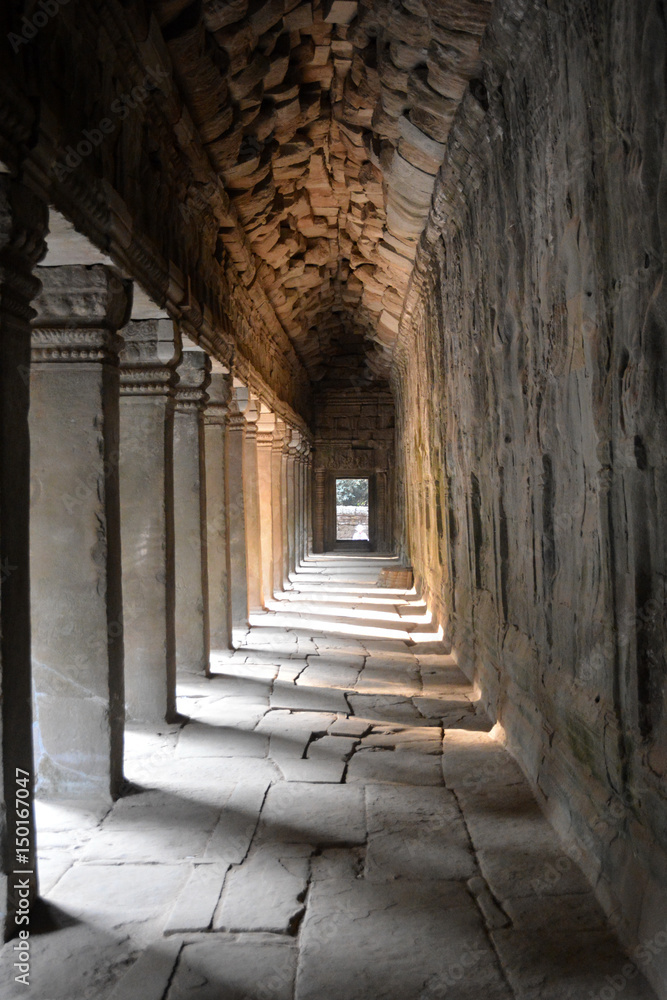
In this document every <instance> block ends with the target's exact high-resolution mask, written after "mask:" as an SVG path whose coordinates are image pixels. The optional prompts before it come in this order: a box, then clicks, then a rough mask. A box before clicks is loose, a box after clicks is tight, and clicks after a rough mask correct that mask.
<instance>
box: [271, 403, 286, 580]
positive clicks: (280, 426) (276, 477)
mask: <svg viewBox="0 0 667 1000" xmlns="http://www.w3.org/2000/svg"><path fill="white" fill-rule="evenodd" d="M284 443H285V424H284V422H283V421H282V420H280V419H277V420H276V424H275V427H274V430H273V444H272V446H271V494H272V504H271V515H272V519H273V593H274V594H279V593H280V592H281V590H282V589H283V587H284V585H285V549H284V541H283V447H284Z"/></svg>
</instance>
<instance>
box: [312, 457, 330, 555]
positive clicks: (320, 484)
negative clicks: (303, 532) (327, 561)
mask: <svg viewBox="0 0 667 1000" xmlns="http://www.w3.org/2000/svg"><path fill="white" fill-rule="evenodd" d="M326 478H327V476H326V470H325V469H323V468H322V466H321V465H318V466H316V468H315V484H314V496H313V513H312V517H313V552H315V553H317V552H324V504H325V500H326Z"/></svg>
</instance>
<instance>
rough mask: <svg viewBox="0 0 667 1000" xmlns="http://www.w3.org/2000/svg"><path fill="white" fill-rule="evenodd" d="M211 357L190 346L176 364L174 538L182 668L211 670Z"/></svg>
mask: <svg viewBox="0 0 667 1000" xmlns="http://www.w3.org/2000/svg"><path fill="white" fill-rule="evenodd" d="M210 370H211V360H210V358H209V357H208V355H207V354H205V353H204V351H202V350H200V349H199V348H196V349H193V348H192V347H190V346H186V345H184V348H183V354H182V357H181V360H180V363H179V365H178V367H177V369H176V376H177V378H176V386H175V390H174V395H175V403H176V405H175V412H174V538H175V545H174V551H175V559H176V614H175V618H176V667H177V669H178V670H184V671H187V672H189V673H208V668H209V638H208V636H209V625H208V574H207V568H206V470H205V466H204V419H203V411H204V406H205V404H206V400H207V398H208V397H207V394H206V387H207V386H208V383H209V380H210V375H209V372H210Z"/></svg>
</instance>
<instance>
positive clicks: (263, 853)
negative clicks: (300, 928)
mask: <svg viewBox="0 0 667 1000" xmlns="http://www.w3.org/2000/svg"><path fill="white" fill-rule="evenodd" d="M311 853H312V848H311V847H310V846H309V845H307V844H261V845H260V846H258V847H257V848H254V849H253V851H252V852H251V853H250V855H249V856H248V857H247V858H246V860H245V861H244V862H243V863H242V864H241V865H238V866H236V867H234V868H232V869H231V870H230V872H229V873H228V875H227V878H226V879H225V885H224V888H223V891H222V896H221V898H220V905H219V907H218V910H217V912H216V914H215V916H214V918H213V928H214V930H222V931H231V932H240V931H266V932H270V933H273V934H288V933H290V931H291V930H292V927H293V924H294V922H295V921H296V920H297V919H298V918H299V917H300V915H301V914H302V913H303V910H304V905H303V904H304V898H305V893H306V887H307V885H308V872H309V858H310V855H311Z"/></svg>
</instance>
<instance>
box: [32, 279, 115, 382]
mask: <svg viewBox="0 0 667 1000" xmlns="http://www.w3.org/2000/svg"><path fill="white" fill-rule="evenodd" d="M39 278H40V281H41V285H42V289H41V291H40V292H39V294H38V295H37V298H36V299H35V302H34V306H35V313H36V315H35V317H34V319H33V321H32V326H33V331H32V360H33V362H38V361H45V362H67V363H72V362H91V361H93V362H111V363H114V364H115V363H116V362H117V357H118V352H119V350H120V347H121V345H122V338H121V337H119V336H118V335H117V332H116V331H117V330H118V329H119V328H120V327H121V326H123V324H124V323H125V322H126V320H127V316H128V312H129V310H130V308H131V304H132V299H131V295H130V293H129V290H128V286H127V283H126V282H124V281H123V280H122V279H121V278H119V277H118V275H117V274H115V272H114V271H112V270H111V268H109V267H106V266H105V265H104V264H95V265H93V266H92V267H85V266H83V265H69V264H68V265H63V266H60V267H43V268H40V270H39Z"/></svg>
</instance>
